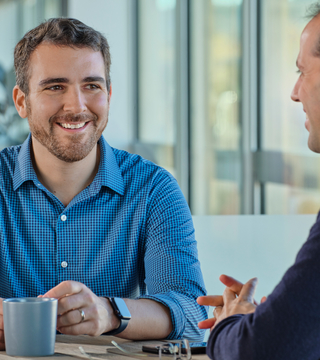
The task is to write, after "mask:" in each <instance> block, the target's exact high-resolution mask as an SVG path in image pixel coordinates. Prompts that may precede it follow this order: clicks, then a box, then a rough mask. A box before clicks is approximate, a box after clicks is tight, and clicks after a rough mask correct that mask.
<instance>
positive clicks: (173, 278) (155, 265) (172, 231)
mask: <svg viewBox="0 0 320 360" xmlns="http://www.w3.org/2000/svg"><path fill="white" fill-rule="evenodd" d="M144 264H145V274H146V275H145V276H146V279H145V283H146V285H147V289H148V295H144V296H141V297H140V298H145V299H151V300H155V301H157V302H159V303H162V304H163V305H165V306H167V307H168V308H169V310H170V316H171V320H172V325H173V329H172V332H171V333H170V334H169V336H168V338H171V339H180V338H182V337H183V338H187V339H189V340H190V339H192V340H194V341H202V339H203V336H204V331H202V330H199V328H198V326H197V323H198V322H199V321H201V320H204V319H205V318H206V317H207V310H206V308H205V307H203V306H200V305H199V304H197V302H196V298H197V297H198V296H201V295H206V290H205V286H204V281H203V278H202V273H201V269H200V263H199V260H198V251H197V242H196V240H195V233H194V227H193V222H192V217H191V213H190V209H189V207H188V204H187V202H186V200H185V198H184V196H183V194H182V192H181V190H180V188H179V186H178V184H177V182H176V180H175V179H174V178H173V177H172V176H171V175H170V174H168V173H167V172H165V171H164V170H161V171H160V172H159V173H158V174H157V176H156V177H155V179H154V181H153V186H152V189H151V191H150V196H149V202H148V213H147V224H146V234H145V257H144Z"/></svg>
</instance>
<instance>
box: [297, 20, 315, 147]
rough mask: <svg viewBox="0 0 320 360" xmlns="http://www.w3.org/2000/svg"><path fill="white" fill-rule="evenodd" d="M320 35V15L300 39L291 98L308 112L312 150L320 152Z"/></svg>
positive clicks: (307, 127) (309, 143)
mask: <svg viewBox="0 0 320 360" xmlns="http://www.w3.org/2000/svg"><path fill="white" fill-rule="evenodd" d="M319 37H320V16H316V17H315V18H314V19H312V20H311V21H310V22H309V24H308V25H307V26H306V28H305V29H304V31H303V33H302V35H301V39H300V52H299V55H298V58H297V67H298V69H299V73H300V76H299V78H298V80H297V82H296V84H295V86H294V88H293V91H292V94H291V98H292V100H293V101H297V102H301V103H302V105H303V110H304V111H305V113H306V122H305V126H306V129H307V130H308V131H309V140H308V146H309V148H310V150H312V151H314V152H317V153H320V54H318V52H317V46H319Z"/></svg>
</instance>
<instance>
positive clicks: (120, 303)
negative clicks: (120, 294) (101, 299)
mask: <svg viewBox="0 0 320 360" xmlns="http://www.w3.org/2000/svg"><path fill="white" fill-rule="evenodd" d="M113 300H114V302H115V304H116V305H117V308H118V309H119V312H120V317H121V318H123V319H131V314H130V311H129V309H128V307H127V305H126V303H125V302H124V300H123V299H121V298H113Z"/></svg>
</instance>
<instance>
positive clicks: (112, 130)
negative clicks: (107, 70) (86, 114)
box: [68, 0, 134, 148]
mask: <svg viewBox="0 0 320 360" xmlns="http://www.w3.org/2000/svg"><path fill="white" fill-rule="evenodd" d="M132 3H133V2H132V1H130V0H90V1H87V0H70V1H69V8H68V16H69V17H73V18H76V19H79V20H80V21H82V22H84V23H85V24H87V25H89V26H91V27H93V28H94V29H96V30H98V31H100V32H101V33H103V34H104V35H105V36H106V38H107V39H108V42H109V45H110V50H111V61H112V65H111V81H112V91H113V93H112V99H111V107H110V115H109V124H108V126H107V128H106V130H105V133H104V135H105V137H106V139H107V141H108V142H109V144H110V145H111V146H114V147H117V148H127V147H128V145H129V144H130V143H131V142H132V138H133V125H134V124H133V115H132V114H133V107H134V104H133V71H134V68H133V60H132V58H133V41H132V37H133V34H132V30H131V29H132V21H133V13H132V5H133V4H132Z"/></svg>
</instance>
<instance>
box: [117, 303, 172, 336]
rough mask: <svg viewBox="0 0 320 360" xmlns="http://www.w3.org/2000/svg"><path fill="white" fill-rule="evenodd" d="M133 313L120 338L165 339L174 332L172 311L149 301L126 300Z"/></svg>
mask: <svg viewBox="0 0 320 360" xmlns="http://www.w3.org/2000/svg"><path fill="white" fill-rule="evenodd" d="M124 301H125V302H126V304H127V307H128V309H129V311H130V313H131V320H130V321H129V324H128V326H127V328H126V329H125V330H124V331H123V332H122V333H120V334H119V335H118V336H119V337H121V338H124V339H131V340H142V339H165V338H166V337H167V336H168V335H169V334H170V333H171V331H172V322H171V317H170V310H169V308H168V307H166V306H165V305H163V304H161V303H159V302H157V301H153V300H149V299H138V300H132V299H124Z"/></svg>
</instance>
